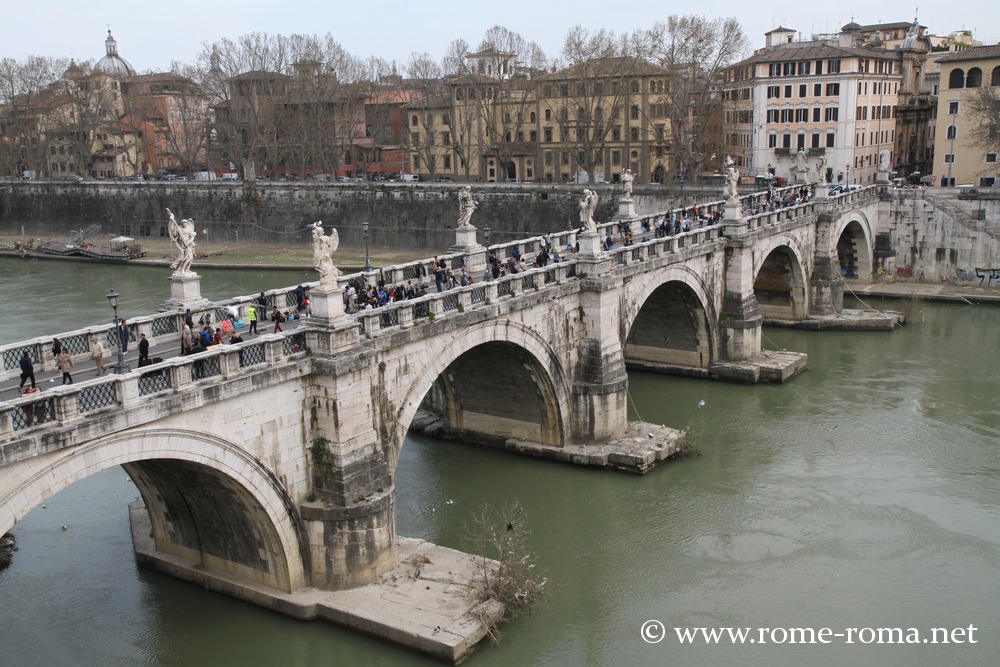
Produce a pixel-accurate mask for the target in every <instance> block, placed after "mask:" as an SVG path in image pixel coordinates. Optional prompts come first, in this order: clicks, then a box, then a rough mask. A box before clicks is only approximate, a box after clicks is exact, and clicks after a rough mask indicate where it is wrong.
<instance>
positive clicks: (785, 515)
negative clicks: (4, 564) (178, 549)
mask: <svg viewBox="0 0 1000 667" xmlns="http://www.w3.org/2000/svg"><path fill="white" fill-rule="evenodd" d="M166 274H167V271H166V270H165V269H154V268H148V267H113V266H99V265H92V264H84V263H76V262H72V263H71V262H42V261H23V260H13V259H9V260H8V259H4V260H0V281H2V284H3V286H4V288H5V292H6V294H7V295H8V299H7V306H8V307H7V309H6V316H5V317H3V318H0V341H3V342H4V343H7V342H12V341H16V340H19V339H23V338H27V337H32V336H37V335H50V334H53V333H57V332H60V331H67V330H70V329H74V328H77V327H80V326H84V325H87V324H94V323H98V322H102V321H107V320H109V319H110V309H109V308H108V307H107V302H106V300H105V299H104V294H106V293H107V291H108V289H109V288H112V287H113V288H115V289H116V290H117V291H118V292H120V293H121V294H122V295H123V297H122V307H121V308H120V309H119V311H120V312H121V313H122V314H124V315H126V316H129V315H134V314H142V313H148V312H152V311H154V310H155V309H156V307H157V305H158V304H159V303H161V302H162V301H164V300H165V299H166V298H167V294H168V283H167V278H166ZM202 275H203V280H202V285H203V287H202V290H203V293H204V294H205V295H206V296H208V297H209V298H222V297H224V296H227V295H234V294H253V293H255V292H257V291H259V290H260V289H264V288H270V287H279V286H286V285H294V284H296V283H298V282H301V281H304V280H309V279H310V273H309V272H285V271H283V272H259V271H258V272H237V271H231V270H227V271H208V270H204V271H202ZM855 305H856V304H855ZM872 305H874V306H875V307H896V308H899V307H900V304H899V303H893V302H886V303H882V302H875V303H873V304H872ZM764 334H765V347H766V348H768V349H781V348H786V349H789V350H796V351H801V352H806V353H808V354H809V367H808V370H807V371H806V372H805V373H804V374H802V375H801V376H799V377H798V378H796V379H794V380H793V381H792V382H790V383H788V384H785V385H782V386H769V385H764V386H742V385H733V384H723V383H716V382H710V381H701V380H690V379H683V378H673V377H663V376H658V375H652V374H645V373H631V374H630V393H631V398H632V402H633V414H632V418H637V417H638V418H641V419H643V420H645V421H650V422H656V423H663V424H666V425H668V426H672V427H675V428H685V427H689V428H690V439H691V441H692V443H693V444H694V446H695V448H696V449H697V451H698V452H699V453H700V456H697V457H692V458H688V459H685V460H682V461H679V462H675V463H672V464H668V465H666V466H664V467H661V468H660V469H657V470H654V471H653V472H652V473H650V474H649V475H647V476H645V477H637V476H631V475H626V474H621V473H612V472H604V471H594V470H588V469H582V468H577V467H573V466H569V465H566V464H559V463H553V462H546V461H541V460H538V459H533V458H522V457H518V456H514V455H510V454H504V453H498V452H493V451H488V450H483V449H474V448H466V447H462V446H459V445H455V444H452V443H448V442H445V441H438V440H435V439H432V438H426V437H417V436H410V437H409V438H408V439H407V441H406V445H405V446H404V448H403V451H402V455H401V458H400V461H399V464H398V467H397V470H396V489H397V493H398V499H397V513H396V527H397V532H398V533H399V534H401V535H407V536H414V537H421V538H424V539H427V540H430V541H431V542H435V543H438V544H443V545H447V546H454V547H461V546H462V542H461V536H462V534H463V530H464V527H465V526H466V524H467V518H468V513H469V512H470V511H471V510H473V509H475V508H477V507H478V506H479V505H480V504H481V503H482V502H484V501H488V502H490V503H494V504H499V503H503V502H504V501H505V500H506V499H510V498H517V499H518V500H519V501H520V502H521V504H522V505H523V506H524V507H525V508H526V510H527V512H528V517H529V518H528V523H529V525H530V528H531V530H532V538H531V544H532V547H533V548H534V549H535V550H536V552H537V553H538V554H539V561H540V562H539V564H538V568H541V569H543V570H544V572H545V574H546V575H547V576H548V577H549V581H550V582H552V584H554V587H553V588H554V590H553V594H552V597H551V600H550V601H549V602H547V603H545V604H543V605H541V606H540V607H539V608H537V609H536V610H535V611H534V612H533V613H532V614H531V615H530V616H526V617H524V618H523V619H522V620H520V621H519V622H517V623H516V624H515V625H513V626H511V627H508V628H507V629H506V635H505V637H504V640H503V642H502V643H501V644H500V645H499V646H491V645H489V644H483V645H482V646H481V647H480V648H479V649H478V650H477V651H476V653H475V654H474V655H473V656H472V657H471V658H470V659H469V661H468V662H467V663H466V664H468V665H472V666H474V667H488V666H494V665H504V666H506V665H751V666H757V665H760V666H772V665H789V666H791V665H804V664H808V665H810V666H811V667H816V666H825V665H830V666H834V665H838V666H839V665H872V666H890V667H891V666H896V665H898V666H900V667H902V666H909V665H996V664H1000V604H998V600H1000V449H998V435H1000V373H998V372H997V371H998V363H997V353H998V347H1000V309H998V308H995V307H990V306H956V305H938V304H931V303H919V304H917V306H916V310H915V311H914V313H913V314H912V316H911V322H910V324H908V325H907V326H906V327H904V328H902V329H899V330H897V331H895V332H893V333H891V334H887V333H814V332H798V331H788V330H776V329H765V331H764ZM509 390H510V391H511V392H514V391H516V390H515V388H513V387H511V388H510V389H509ZM700 401H704V406H703V407H699V402H700ZM0 474H3V473H2V470H0ZM137 495H138V494H137V491H136V488H135V486H134V485H133V484H132V483H131V481H130V480H129V478H128V477H127V475H126V474H125V472H124V471H123V470H121V469H120V468H115V469H111V470H107V471H105V472H103V473H101V474H98V475H94V476H92V477H90V478H87V479H85V480H83V481H80V482H78V483H77V484H75V485H74V486H72V487H70V488H69V489H67V490H65V491H64V492H62V493H60V494H58V495H57V496H54V497H52V498H50V499H49V500H48V501H47V502H46V506H45V508H41V507H39V508H38V509H36V510H34V511H33V512H31V514H29V515H28V516H27V517H26V518H25V519H24V520H23V521H22V522H20V523H19V524H18V525H17V526H16V527H15V531H14V532H15V534H16V536H17V538H18V545H19V550H18V551H17V552H16V553H15V557H14V563H13V565H12V566H11V567H10V569H8V570H6V571H4V572H0V637H2V641H0V665H5V666H7V665H9V666H11V667H15V666H16V667H20V666H31V665H39V666H49V665H95V666H97V665H100V666H104V665H213V666H228V665H233V666H240V667H250V666H257V665H276V666H278V665H282V666H283V665H296V666H307V665H435V664H439V663H437V662H435V661H432V660H430V659H427V658H424V657H422V656H420V655H418V654H415V653H412V652H409V651H407V650H404V649H400V648H397V647H395V646H392V645H390V644H387V643H385V642H382V641H379V640H377V639H373V638H370V637H366V636H362V635H359V634H356V633H354V632H351V631H348V630H344V629H341V628H339V627H336V626H332V625H329V624H326V623H323V622H312V623H305V622H299V621H294V620H291V619H288V618H285V617H283V616H280V615H277V614H275V613H271V612H267V611H264V610H262V609H259V608H257V607H254V606H252V605H249V604H246V603H243V602H239V601H236V600H232V599H229V598H226V597H223V596H221V595H217V594H213V593H209V592H206V591H204V590H202V589H200V588H198V587H195V586H192V585H190V584H187V583H184V582H180V581H177V580H174V579H171V578H169V577H166V576H164V575H160V574H158V573H155V572H150V571H147V570H142V569H139V568H137V567H136V565H135V562H134V559H133V555H132V551H131V539H130V536H129V527H128V517H127V511H126V504H127V503H128V502H130V501H131V500H133V499H134V498H136V497H137ZM449 501H451V502H450V503H449ZM64 525H65V526H67V530H62V526H64ZM653 620H656V621H660V622H662V623H663V624H664V626H665V628H666V634H667V636H666V638H665V639H663V640H662V641H661V642H659V643H655V644H653V643H648V642H646V641H644V640H643V638H642V635H641V632H640V629H641V628H642V627H643V624H644V623H646V622H648V621H653ZM969 626H974V627H975V628H976V630H975V631H974V632H973V634H972V636H971V638H970V636H969V633H968V627H969ZM650 627H651V626H647V632H648V636H651V637H652V636H656V629H655V627H652V629H649V628H650ZM685 627H691V628H697V627H706V628H711V627H732V628H751V629H752V634H751V635H750V636H751V637H753V638H755V639H756V638H758V637H760V636H761V635H760V634H759V633H760V631H759V630H758V628H771V629H772V630H773V632H771V631H768V634H766V635H765V639H766V641H767V643H766V644H762V643H760V641H759V640H757V641H755V642H754V643H753V644H751V643H749V642H748V643H742V644H734V643H733V642H731V641H729V640H728V637H727V638H726V639H724V640H722V641H720V642H719V643H717V644H706V643H705V642H704V641H701V640H699V641H698V642H696V643H694V644H681V643H680V641H679V640H678V639H677V636H676V633H675V631H674V628H685ZM897 627H898V628H902V629H903V630H904V632H908V629H909V628H915V629H916V630H918V631H919V632H920V635H919V636H918V638H917V641H918V642H919V643H916V644H909V645H891V644H886V643H883V644H879V643H877V639H876V640H875V641H872V642H870V643H869V642H866V641H865V640H869V639H872V638H873V635H872V634H871V633H867V632H865V631H863V630H862V629H868V628H871V629H877V628H897ZM787 628H812V629H814V630H815V631H820V630H821V629H822V628H829V629H830V634H829V635H827V636H826V637H827V639H828V640H829V642H828V643H821V642H817V643H815V644H801V643H791V642H790V641H788V636H787V635H786V634H785V629H787ZM848 628H857V629H858V630H856V631H854V636H853V642H849V641H847V639H848V638H847V637H836V636H834V635H835V634H838V633H839V634H846V632H847V629H848ZM931 628H947V629H948V631H949V633H950V632H951V630H952V629H953V628H964V629H965V633H964V635H963V634H961V633H960V634H958V635H954V637H955V638H956V639H962V640H963V641H964V643H948V644H943V643H922V641H921V640H923V639H930V638H931V636H932V635H931ZM910 637H911V638H912V637H913V635H912V634H911V635H910ZM939 637H940V635H939ZM783 638H784V639H785V641H782V640H783ZM970 639H972V640H974V641H975V643H972V642H971V641H969V640H970Z"/></svg>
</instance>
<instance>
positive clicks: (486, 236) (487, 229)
mask: <svg viewBox="0 0 1000 667" xmlns="http://www.w3.org/2000/svg"><path fill="white" fill-rule="evenodd" d="M483 238H484V239H486V247H489V245H490V226H489V225H486V226H485V227H483Z"/></svg>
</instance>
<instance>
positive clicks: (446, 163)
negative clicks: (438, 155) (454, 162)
mask: <svg viewBox="0 0 1000 667" xmlns="http://www.w3.org/2000/svg"><path fill="white" fill-rule="evenodd" d="M444 170H445V171H451V156H450V155H445V156H444Z"/></svg>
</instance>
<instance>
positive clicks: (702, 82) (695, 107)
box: [636, 16, 749, 176]
mask: <svg viewBox="0 0 1000 667" xmlns="http://www.w3.org/2000/svg"><path fill="white" fill-rule="evenodd" d="M636 37H637V39H638V40H640V42H641V43H642V45H643V52H644V53H645V54H647V57H648V58H650V59H651V60H653V61H654V62H657V63H659V64H660V65H662V66H663V67H665V68H666V69H667V70H668V71H669V72H670V74H671V82H672V85H671V95H670V96H669V98H668V99H669V104H670V114H669V115H670V131H671V139H672V141H671V154H672V159H673V161H674V165H675V167H674V169H673V170H672V171H673V173H674V174H675V176H677V175H683V174H686V173H695V174H697V173H700V172H701V171H703V170H704V169H705V168H706V166H707V163H706V158H707V157H708V156H709V155H710V153H707V148H708V144H710V143H711V141H713V139H712V138H711V137H710V132H711V129H712V128H713V127H716V128H719V127H720V125H719V122H718V114H717V112H716V111H715V110H714V107H717V106H718V105H719V104H720V100H719V98H718V96H717V95H716V94H715V93H714V91H713V86H714V84H715V83H716V82H717V81H718V80H719V75H720V73H721V70H722V69H723V68H724V67H726V66H728V65H730V64H731V63H733V62H735V61H737V60H738V59H739V58H740V57H742V56H743V55H744V54H745V53H746V52H747V50H748V48H749V41H748V40H747V37H746V35H745V34H744V33H743V28H742V27H741V26H740V24H739V22H738V21H737V20H736V19H731V18H730V19H714V20H709V19H706V18H704V17H700V16H671V17H670V18H668V19H667V21H666V22H658V23H656V24H654V25H653V27H652V28H650V29H648V30H645V31H641V32H639V33H637V34H636Z"/></svg>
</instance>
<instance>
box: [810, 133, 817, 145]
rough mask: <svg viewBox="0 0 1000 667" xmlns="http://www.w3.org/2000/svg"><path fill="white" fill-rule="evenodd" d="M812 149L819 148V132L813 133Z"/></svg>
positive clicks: (811, 138) (811, 139)
mask: <svg viewBox="0 0 1000 667" xmlns="http://www.w3.org/2000/svg"><path fill="white" fill-rule="evenodd" d="M809 145H810V147H812V148H819V132H813V133H812V137H810V144H809Z"/></svg>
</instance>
